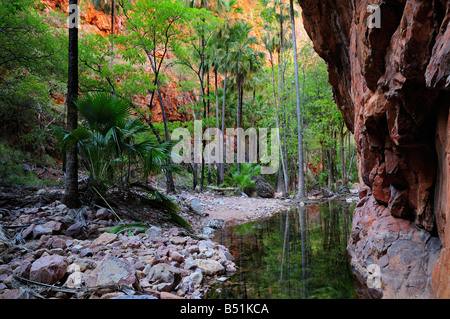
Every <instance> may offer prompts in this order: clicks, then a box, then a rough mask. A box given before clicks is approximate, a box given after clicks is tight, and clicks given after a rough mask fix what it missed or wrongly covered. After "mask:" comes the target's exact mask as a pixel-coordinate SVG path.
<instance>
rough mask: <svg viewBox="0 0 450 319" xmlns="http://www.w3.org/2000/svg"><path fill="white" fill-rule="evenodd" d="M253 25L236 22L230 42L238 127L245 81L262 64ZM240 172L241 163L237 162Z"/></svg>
mask: <svg viewBox="0 0 450 319" xmlns="http://www.w3.org/2000/svg"><path fill="white" fill-rule="evenodd" d="M251 29H252V27H251V26H250V25H248V24H246V23H236V24H235V25H234V26H233V28H232V31H231V33H232V35H233V36H232V41H231V43H230V52H229V54H230V61H231V63H230V67H231V70H232V72H233V73H234V74H235V76H236V88H237V114H236V127H237V128H240V127H242V105H243V95H244V81H245V79H246V78H248V77H249V76H250V75H251V74H252V73H254V72H256V71H257V70H258V68H259V67H260V65H261V59H262V58H263V55H264V54H263V53H262V52H260V51H257V50H255V49H254V48H253V47H252V46H254V45H255V44H258V41H257V39H256V38H255V37H252V36H250V31H251ZM240 142H241V136H240V134H239V131H238V133H237V143H238V145H240ZM237 169H238V172H240V169H241V165H240V163H238V164H237Z"/></svg>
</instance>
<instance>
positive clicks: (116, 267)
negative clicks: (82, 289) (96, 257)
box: [85, 255, 137, 287]
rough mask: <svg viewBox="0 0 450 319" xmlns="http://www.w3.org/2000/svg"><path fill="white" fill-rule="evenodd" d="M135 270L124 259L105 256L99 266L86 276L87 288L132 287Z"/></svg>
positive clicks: (135, 278)
mask: <svg viewBox="0 0 450 319" xmlns="http://www.w3.org/2000/svg"><path fill="white" fill-rule="evenodd" d="M136 280H137V277H136V270H135V269H134V267H133V265H131V264H130V263H129V262H128V261H126V260H125V259H121V258H117V257H114V256H112V255H106V256H105V257H104V258H103V260H102V261H101V262H100V264H99V265H98V266H97V267H96V268H95V269H94V270H93V271H92V272H90V273H89V274H88V275H87V278H86V280H85V283H86V286H87V287H100V286H111V285H132V284H134V283H135V282H136Z"/></svg>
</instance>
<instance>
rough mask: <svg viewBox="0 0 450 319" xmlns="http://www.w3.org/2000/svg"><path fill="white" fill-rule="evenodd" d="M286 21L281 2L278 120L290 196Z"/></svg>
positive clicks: (286, 185) (286, 181)
mask: <svg viewBox="0 0 450 319" xmlns="http://www.w3.org/2000/svg"><path fill="white" fill-rule="evenodd" d="M283 24H284V19H283V8H282V3H281V2H280V53H279V55H278V68H279V76H278V79H279V87H280V94H281V95H280V105H281V112H282V113H281V116H280V119H279V120H278V122H279V123H278V124H279V125H280V124H281V128H282V130H281V132H282V136H281V138H282V140H283V144H281V140H280V146H281V157H282V159H283V161H282V162H284V179H285V182H284V185H285V190H284V194H288V193H289V175H288V164H287V163H288V159H287V151H286V147H287V138H286V134H287V127H286V126H287V125H286V109H285V106H284V102H285V92H284V89H285V81H284V71H285V67H284V66H283V65H284V61H283V54H284V27H283Z"/></svg>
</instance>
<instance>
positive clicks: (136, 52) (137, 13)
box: [118, 0, 189, 193]
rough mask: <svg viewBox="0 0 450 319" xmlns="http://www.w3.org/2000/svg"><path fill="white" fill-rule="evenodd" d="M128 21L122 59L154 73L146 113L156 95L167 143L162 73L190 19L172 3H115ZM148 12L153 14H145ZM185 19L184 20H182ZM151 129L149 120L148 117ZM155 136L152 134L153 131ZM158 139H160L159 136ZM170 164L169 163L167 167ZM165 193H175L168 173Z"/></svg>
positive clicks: (167, 0)
mask: <svg viewBox="0 0 450 319" xmlns="http://www.w3.org/2000/svg"><path fill="white" fill-rule="evenodd" d="M118 3H119V5H120V6H121V8H122V9H123V12H124V14H125V16H126V18H127V26H128V32H125V33H123V34H122V36H121V38H120V41H121V43H122V44H123V45H126V46H127V47H128V50H127V52H126V53H125V56H124V57H125V58H126V59H128V60H131V61H134V62H136V63H143V62H144V61H145V62H146V63H149V64H150V67H151V70H152V72H153V76H154V79H153V85H152V87H151V88H149V90H150V103H149V104H148V109H149V111H150V110H151V107H152V105H153V99H154V96H155V94H158V98H159V102H160V106H161V113H162V117H163V123H164V132H165V139H166V141H169V140H170V135H169V129H168V125H167V117H166V111H165V106H164V100H163V97H162V94H161V86H162V84H161V79H160V77H161V73H163V69H162V66H163V63H164V61H165V59H166V57H167V54H168V52H169V49H170V48H171V47H173V46H176V45H177V44H176V42H177V41H180V40H181V38H182V37H183V28H182V25H183V23H184V22H185V21H188V20H189V19H188V18H187V17H186V14H187V13H188V11H187V8H186V7H185V6H184V5H183V4H182V3H180V2H179V1H175V0H163V1H145V0H138V1H135V2H133V3H132V5H131V2H129V1H126V0H120V1H118ZM149 12H151V13H153V14H148V13H149ZM185 19H186V20H185ZM147 123H148V124H149V125H151V116H148V117H147ZM154 132H155V131H154ZM158 138H159V136H158ZM167 164H169V162H168V163H167ZM166 186H167V192H168V193H173V192H175V185H174V182H173V177H172V174H171V172H167V173H166Z"/></svg>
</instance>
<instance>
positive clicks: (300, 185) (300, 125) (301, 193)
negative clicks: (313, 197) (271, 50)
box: [289, 0, 305, 198]
mask: <svg viewBox="0 0 450 319" xmlns="http://www.w3.org/2000/svg"><path fill="white" fill-rule="evenodd" d="M289 9H290V10H289V11H290V16H291V25H292V44H293V46H294V70H295V93H296V102H297V125H298V128H297V135H298V192H297V197H298V198H304V197H305V180H304V176H305V174H304V169H303V129H302V128H303V123H302V111H301V101H300V99H301V96H300V81H299V76H298V57H297V39H296V34H295V16H294V4H293V0H289Z"/></svg>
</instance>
